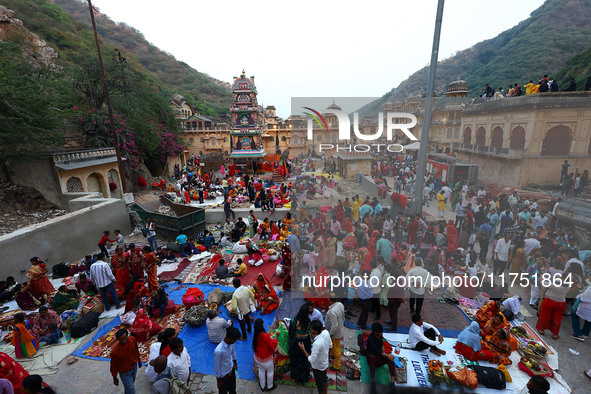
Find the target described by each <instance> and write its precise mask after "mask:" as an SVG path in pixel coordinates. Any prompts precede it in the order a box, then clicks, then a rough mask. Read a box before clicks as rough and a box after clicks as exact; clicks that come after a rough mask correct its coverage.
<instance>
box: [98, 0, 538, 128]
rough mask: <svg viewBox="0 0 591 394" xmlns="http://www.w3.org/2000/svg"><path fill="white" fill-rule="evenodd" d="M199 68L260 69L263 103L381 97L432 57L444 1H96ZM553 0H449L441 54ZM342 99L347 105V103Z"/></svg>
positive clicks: (283, 112)
mask: <svg viewBox="0 0 591 394" xmlns="http://www.w3.org/2000/svg"><path fill="white" fill-rule="evenodd" d="M93 4H94V5H95V6H96V7H97V8H99V9H100V10H101V12H102V13H104V14H107V15H108V16H109V17H110V18H111V19H113V20H114V21H116V22H125V23H126V24H128V25H130V26H133V27H134V28H136V29H137V30H139V31H141V32H142V33H143V34H144V36H145V37H146V39H147V40H148V41H150V42H151V43H152V44H154V45H156V46H157V47H159V48H160V49H162V50H164V51H167V52H169V53H171V54H173V55H174V56H175V57H176V58H177V59H178V60H182V61H184V62H186V63H187V64H189V65H190V66H191V67H193V68H195V69H196V70H198V71H201V72H204V73H207V74H209V75H210V76H212V77H215V78H217V79H220V80H223V81H227V82H232V77H233V76H238V75H239V74H240V72H241V71H242V69H243V68H244V69H245V70H246V74H247V76H251V75H254V76H255V83H256V85H257V90H258V92H259V96H258V97H259V103H261V104H264V105H274V106H275V107H276V108H277V114H278V115H279V116H281V117H283V118H285V117H287V116H289V113H290V99H291V97H294V96H296V97H297V96H299V97H303V96H324V97H351V96H361V97H376V96H382V95H384V94H385V93H386V92H388V91H389V90H390V89H392V88H393V87H396V86H398V84H399V83H400V82H402V81H403V80H405V79H406V78H407V77H408V76H409V75H410V74H412V73H413V72H415V71H417V70H418V69H420V68H422V67H424V66H425V65H426V64H428V63H429V60H430V57H431V46H432V40H433V31H434V22H435V13H436V9H437V0H390V1H386V0H383V1H367V2H360V1H349V0H341V1H335V0H320V1H318V0H316V1H310V0H299V1H291V2H285V1H270V0H263V1H244V0H242V1H235V0H207V1H195V0H169V1H164V2H163V1H162V0H141V1H140V0H93ZM542 4H543V0H495V1H491V0H447V1H446V3H445V8H444V13H443V25H442V31H441V43H440V52H439V60H442V59H445V58H447V57H450V56H451V55H452V54H454V53H455V52H457V51H459V50H462V49H466V48H468V47H470V46H472V45H474V44H476V43H478V42H480V41H482V40H485V39H488V38H493V37H494V36H496V35H497V34H499V33H500V32H502V31H504V30H507V29H509V28H511V27H513V26H514V25H516V24H517V23H519V22H520V21H522V20H524V19H527V18H528V17H529V15H530V13H531V12H532V11H534V10H535V9H536V8H538V7H539V6H540V5H542ZM337 104H338V103H337Z"/></svg>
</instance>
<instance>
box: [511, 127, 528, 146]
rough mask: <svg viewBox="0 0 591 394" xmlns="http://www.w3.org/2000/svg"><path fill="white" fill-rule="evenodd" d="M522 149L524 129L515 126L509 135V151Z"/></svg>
mask: <svg viewBox="0 0 591 394" xmlns="http://www.w3.org/2000/svg"><path fill="white" fill-rule="evenodd" d="M523 148H525V129H524V128H523V127H521V126H517V127H516V128H514V129H513V132H512V133H511V139H510V140H509V149H515V150H523Z"/></svg>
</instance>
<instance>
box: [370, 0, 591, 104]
mask: <svg viewBox="0 0 591 394" xmlns="http://www.w3.org/2000/svg"><path fill="white" fill-rule="evenodd" d="M500 15H501V14H499V16H500ZM446 17H447V18H450V17H451V16H449V15H445V12H444V16H443V20H444V22H443V23H446V22H445V21H446ZM475 17H476V16H475ZM450 23H451V22H450ZM441 39H442V40H445V36H443V37H441ZM589 42H591V0H547V1H546V2H545V3H544V4H543V5H542V6H541V7H540V8H538V9H537V10H535V11H534V12H532V14H531V15H530V17H529V18H527V19H525V20H524V21H522V22H520V23H519V24H518V25H517V26H514V27H513V28H511V29H509V30H507V31H504V32H503V33H501V34H499V35H498V36H496V37H494V38H492V39H490V40H486V41H482V42H480V43H478V44H476V45H474V46H473V47H471V48H468V49H466V50H463V51H460V52H458V53H457V54H456V55H455V56H453V57H450V58H448V59H445V60H443V61H441V62H439V64H438V67H437V78H436V81H435V91H436V92H443V91H445V89H446V87H447V85H448V84H449V83H450V82H451V81H453V80H455V79H456V78H457V77H458V75H460V76H461V78H462V79H464V80H466V82H468V87H469V89H470V92H471V94H472V95H478V94H480V93H481V92H482V89H483V88H484V86H485V85H486V84H487V83H488V84H490V85H491V86H492V87H499V86H503V87H507V86H508V85H509V84H512V83H514V82H518V83H523V82H524V81H529V80H530V79H532V80H533V79H536V78H540V77H541V76H543V75H544V74H553V73H558V72H559V71H560V70H561V69H562V68H563V67H564V66H565V65H566V62H567V60H568V59H570V58H572V57H573V56H575V55H577V54H579V53H580V52H582V51H584V50H586V49H587V48H588V47H589ZM428 49H430V48H428ZM428 49H427V48H424V50H428ZM428 72H429V69H428V67H424V68H422V69H421V70H419V71H417V72H415V73H414V74H412V75H411V76H410V77H408V79H406V80H405V81H403V82H402V83H401V84H400V85H398V87H396V88H394V89H392V90H391V91H389V92H388V93H386V94H385V95H384V96H383V97H381V98H380V99H378V100H376V101H374V102H373V103H371V104H368V105H367V106H366V107H364V108H363V110H362V111H361V112H364V113H368V114H371V113H374V112H376V111H378V110H379V108H380V106H381V105H382V104H384V103H385V102H387V101H388V100H391V101H396V100H401V99H403V98H405V97H408V96H411V95H418V94H422V93H424V92H425V91H426V88H427V78H428ZM565 77H566V76H565ZM566 80H567V79H565V80H562V81H561V80H559V83H561V84H562V85H563V86H564V85H565V84H566ZM581 87H582V86H581Z"/></svg>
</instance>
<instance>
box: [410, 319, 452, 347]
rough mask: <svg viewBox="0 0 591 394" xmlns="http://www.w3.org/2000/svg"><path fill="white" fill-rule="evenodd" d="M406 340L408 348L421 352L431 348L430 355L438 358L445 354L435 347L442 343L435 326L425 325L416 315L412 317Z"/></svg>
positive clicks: (441, 337)
mask: <svg viewBox="0 0 591 394" xmlns="http://www.w3.org/2000/svg"><path fill="white" fill-rule="evenodd" d="M435 338H437V340H436V339H435ZM408 340H409V342H410V346H411V347H412V348H413V349H415V350H419V351H421V350H425V349H427V348H431V353H435V354H437V355H438V356H443V355H444V354H445V350H441V349H439V348H437V345H439V344H440V343H443V336H442V335H441V334H440V333H439V330H438V329H437V328H435V326H433V325H431V324H429V323H425V322H424V321H423V318H422V317H421V315H419V314H418V313H416V314H414V315H412V326H410V330H409V331H408Z"/></svg>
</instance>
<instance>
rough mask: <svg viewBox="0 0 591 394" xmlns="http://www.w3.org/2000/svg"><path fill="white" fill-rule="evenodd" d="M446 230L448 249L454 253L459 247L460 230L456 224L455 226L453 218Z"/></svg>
mask: <svg viewBox="0 0 591 394" xmlns="http://www.w3.org/2000/svg"><path fill="white" fill-rule="evenodd" d="M445 232H446V236H447V251H448V252H451V253H454V252H455V251H456V249H457V248H458V230H457V229H456V226H454V221H453V220H450V221H449V222H447V228H446V229H445Z"/></svg>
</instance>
